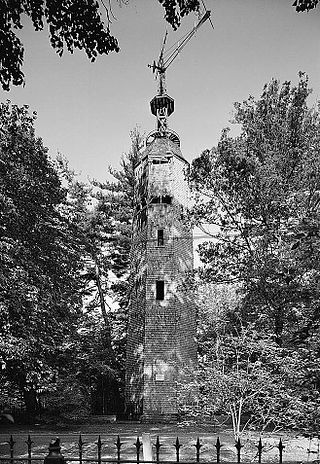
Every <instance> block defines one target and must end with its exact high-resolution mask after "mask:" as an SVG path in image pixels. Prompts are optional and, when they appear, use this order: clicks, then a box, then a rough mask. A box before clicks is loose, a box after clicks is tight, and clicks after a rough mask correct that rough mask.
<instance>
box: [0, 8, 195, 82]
mask: <svg viewBox="0 0 320 464" xmlns="http://www.w3.org/2000/svg"><path fill="white" fill-rule="evenodd" d="M122 1H123V2H124V3H125V2H126V0H118V2H119V3H122ZM158 1H159V2H160V3H161V4H162V6H163V8H164V10H165V18H166V20H167V21H168V22H169V24H171V25H172V27H173V28H174V29H176V28H177V27H178V26H179V25H180V22H181V18H182V17H183V16H185V15H187V14H189V13H190V12H191V11H196V10H197V9H198V8H199V0H169V1H165V0H158ZM5 3H6V4H5V6H3V7H2V9H1V12H0V25H1V33H0V48H1V50H2V54H1V58H0V83H1V85H2V88H3V89H4V90H9V89H10V86H11V85H12V84H13V85H22V84H23V83H24V74H23V72H22V69H21V68H22V64H23V55H24V47H23V44H22V43H21V41H20V39H19V37H18V36H17V35H16V33H15V30H16V29H22V27H23V22H22V17H23V16H24V15H25V16H28V17H29V18H30V19H31V21H32V24H33V27H34V29H35V30H36V31H39V30H42V29H43V28H44V24H45V23H46V24H47V26H48V29H49V37H50V43H51V46H52V47H53V48H54V49H55V50H56V52H57V53H58V54H59V55H60V56H61V55H62V54H63V51H64V48H65V47H66V48H67V50H68V51H69V52H70V53H73V51H74V49H80V50H84V51H85V52H86V54H87V56H88V58H89V59H90V60H91V61H95V59H96V58H97V56H98V55H105V54H108V53H110V52H114V51H115V52H118V51H119V50H120V48H119V44H118V41H117V39H116V38H115V37H114V36H113V35H112V34H111V31H110V23H111V20H110V18H111V16H113V12H112V7H111V2H110V1H109V6H107V5H106V4H105V2H104V0H101V1H100V2H98V1H96V0H76V1H75V0H61V1H59V2H56V1H54V0H46V1H43V0H35V1H32V2H30V1H28V0H22V1H16V0H14V1H10V2H5ZM100 9H103V10H104V11H105V13H106V24H105V22H104V21H103V19H102V17H101V13H100Z"/></svg>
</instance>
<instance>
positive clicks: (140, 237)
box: [126, 137, 196, 421]
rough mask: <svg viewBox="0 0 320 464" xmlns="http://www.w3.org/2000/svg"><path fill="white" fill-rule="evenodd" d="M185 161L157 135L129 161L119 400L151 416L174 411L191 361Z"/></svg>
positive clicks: (193, 358) (190, 255) (193, 348)
mask: <svg viewBox="0 0 320 464" xmlns="http://www.w3.org/2000/svg"><path fill="white" fill-rule="evenodd" d="M188 167H189V166H188V162H187V161H186V160H185V159H184V158H183V157H182V154H181V151H180V148H179V147H178V145H177V144H175V143H173V142H172V141H171V140H169V139H168V138H167V137H159V138H156V139H155V140H154V141H153V142H152V143H151V145H149V146H148V147H147V149H146V150H145V152H144V153H143V155H142V158H141V162H140V163H139V164H138V166H137V167H136V180H137V189H136V195H135V217H134V225H133V249H132V256H131V262H132V268H133V271H134V272H133V280H134V281H133V292H132V298H131V306H130V311H129V324H128V347H127V372H126V375H127V378H126V400H127V407H128V411H131V412H132V413H133V414H134V415H137V416H142V418H143V419H145V420H151V421H156V420H166V419H172V418H174V417H175V416H176V414H177V404H176V389H177V384H176V381H177V380H179V372H180V373H181V372H182V369H183V367H184V366H186V365H190V363H195V362H196V342H195V335H196V319H195V316H196V315H195V308H194V305H193V302H192V295H191V294H190V292H189V291H186V288H185V287H184V288H183V289H182V284H183V282H184V280H185V277H186V273H187V272H188V271H190V270H192V269H193V243H192V230H191V228H190V226H189V224H188V222H187V221H186V220H185V217H184V215H183V212H184V211H185V210H186V208H187V207H188V201H189V191H188V185H187V181H186V179H185V173H186V170H187V169H188Z"/></svg>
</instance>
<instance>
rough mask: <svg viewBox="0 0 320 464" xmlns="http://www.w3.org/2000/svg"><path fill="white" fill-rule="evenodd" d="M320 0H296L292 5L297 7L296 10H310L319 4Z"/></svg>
mask: <svg viewBox="0 0 320 464" xmlns="http://www.w3.org/2000/svg"><path fill="white" fill-rule="evenodd" d="M318 3H319V0H295V2H294V3H293V5H292V6H294V7H295V9H296V11H297V12H298V13H300V12H301V11H310V10H313V8H316V7H317V6H318Z"/></svg>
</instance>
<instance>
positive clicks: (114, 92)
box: [0, 0, 320, 180]
mask: <svg viewBox="0 0 320 464" xmlns="http://www.w3.org/2000/svg"><path fill="white" fill-rule="evenodd" d="M292 3H293V0H206V4H207V8H208V9H210V10H211V11H212V16H211V17H212V21H213V23H214V25H215V30H212V28H211V26H210V24H209V22H207V23H205V24H204V25H203V26H202V28H201V29H200V30H199V31H198V33H197V34H196V36H194V37H193V38H192V39H191V41H190V42H189V43H188V45H187V46H186V47H185V48H184V50H183V51H182V53H181V55H180V56H179V57H178V58H177V59H176V61H175V62H174V63H173V64H172V65H171V67H170V68H169V70H168V72H167V87H168V93H169V95H171V96H172V97H173V98H174V99H175V104H176V107H175V108H176V111H175V113H174V114H173V115H172V116H171V117H170V119H169V125H170V127H171V128H172V129H173V130H175V131H176V132H178V133H179V135H180V138H181V147H182V151H183V154H184V156H185V157H186V159H188V160H189V161H191V160H192V159H193V158H194V157H196V156H197V155H199V154H200V153H201V151H202V150H204V149H206V148H211V147H212V146H214V145H215V144H217V142H218V140H219V137H220V133H221V129H222V128H223V127H226V126H228V125H230V123H229V122H228V121H229V120H230V118H231V116H232V110H233V102H234V101H242V100H245V99H246V98H247V97H248V96H249V94H252V95H255V96H257V97H258V96H259V95H260V94H261V91H262V87H263V85H264V83H266V82H268V81H269V80H270V79H271V78H272V77H277V78H280V80H281V81H284V80H292V81H293V82H297V74H298V72H299V71H300V70H301V71H305V72H307V74H308V75H309V77H310V85H311V87H312V88H313V89H314V92H313V96H312V97H311V99H310V103H312V102H313V101H315V100H316V99H319V98H320V97H319V96H320V79H319V78H320V8H317V9H316V10H314V11H311V12H310V13H308V14H305V13H304V14H302V13H300V14H298V13H296V12H295V10H294V8H292V7H291V4H292ZM113 5H114V13H115V15H116V17H117V20H116V21H113V23H112V25H111V31H112V33H113V34H114V35H115V36H116V37H117V38H118V39H119V42H120V47H121V51H120V53H118V54H116V53H112V54H110V55H108V56H103V57H98V59H97V61H96V62H95V63H91V62H90V61H89V60H88V59H87V58H86V55H85V54H84V53H81V52H75V53H74V54H73V55H70V54H69V53H68V52H65V54H64V56H63V57H62V58H60V57H59V56H58V55H56V54H55V52H54V50H53V49H52V48H51V47H50V44H49V40H48V38H47V37H48V34H47V31H44V32H34V31H33V29H32V27H31V25H30V23H29V22H28V21H25V23H26V26H25V27H24V29H23V30H22V31H21V32H19V34H20V37H21V38H22V41H23V43H24V45H25V50H26V51H25V65H24V72H25V75H26V86H25V87H24V88H17V87H14V88H12V90H11V91H10V92H4V91H0V92H1V99H2V100H5V99H7V98H9V99H10V100H11V101H12V102H14V103H17V104H28V105H30V108H31V110H35V111H37V113H38V120H37V124H36V128H37V133H38V135H39V136H40V137H42V138H43V140H44V144H45V145H46V146H47V147H48V148H49V150H50V154H51V156H52V157H54V156H55V155H56V154H57V151H60V152H61V153H62V154H64V155H65V156H66V157H67V158H68V159H69V161H70V165H71V167H72V168H74V169H76V170H77V171H80V172H81V173H82V177H83V178H84V179H86V178H87V177H89V178H96V179H98V180H104V179H105V178H106V172H107V167H108V165H113V166H114V167H117V166H118V162H119V159H120V157H121V155H122V153H124V152H126V151H128V150H129V148H130V138H129V132H130V131H131V130H132V129H133V128H134V127H135V126H136V125H139V126H140V128H141V130H142V131H145V132H147V133H148V132H150V131H152V130H153V129H154V128H155V118H154V117H153V116H152V115H151V112H150V109H149V101H150V100H151V98H152V97H153V96H154V95H155V93H156V88H157V87H156V82H155V81H154V79H153V76H152V73H151V70H150V69H149V68H147V64H148V63H152V61H153V60H154V59H157V57H158V55H159V50H160V46H161V43H162V37H163V34H164V30H165V27H166V26H167V25H166V22H165V21H164V19H163V9H162V7H161V6H160V5H159V4H158V1H157V0H129V3H128V5H127V6H123V7H122V8H119V7H118V3H117V1H116V0H113ZM194 22H195V16H194V15H190V16H189V17H188V18H186V19H184V20H183V24H182V27H180V28H179V29H178V31H177V32H173V31H172V29H171V27H170V26H169V25H168V29H169V37H168V46H170V45H171V44H172V43H173V42H175V41H176V40H178V39H179V38H180V37H181V36H182V35H184V34H185V33H186V32H187V31H188V30H190V29H191V28H192V26H193V25H194Z"/></svg>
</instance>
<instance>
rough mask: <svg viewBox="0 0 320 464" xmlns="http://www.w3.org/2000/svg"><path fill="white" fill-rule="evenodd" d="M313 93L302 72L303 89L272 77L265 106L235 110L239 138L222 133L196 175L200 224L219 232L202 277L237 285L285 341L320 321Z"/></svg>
mask: <svg viewBox="0 0 320 464" xmlns="http://www.w3.org/2000/svg"><path fill="white" fill-rule="evenodd" d="M308 94H309V90H308V87H307V79H306V78H305V77H304V76H303V75H301V78H300V81H299V83H298V86H297V87H291V86H290V83H289V82H286V83H284V84H283V85H282V86H280V84H279V82H277V81H275V80H273V81H272V82H271V83H270V84H269V85H266V86H265V89H264V92H263V94H262V96H261V98H260V100H259V101H257V102H256V101H255V100H254V99H253V97H250V98H249V100H247V101H246V102H243V103H242V104H236V114H235V120H236V121H237V122H238V123H239V124H241V125H242V134H241V135H240V136H239V137H237V138H235V139H232V138H230V137H229V135H228V131H227V130H226V131H224V132H223V135H222V137H221V140H220V142H219V145H218V147H217V149H213V150H212V151H211V152H209V151H207V152H204V153H203V154H202V155H201V156H200V158H198V159H196V160H195V161H194V163H193V170H192V174H191V183H192V187H193V188H194V191H195V194H196V199H197V205H196V207H195V209H194V219H195V221H196V222H200V223H201V222H207V223H211V224H214V225H215V226H216V227H217V233H215V234H213V235H214V238H215V240H213V241H211V242H208V243H205V244H203V245H201V247H200V254H201V256H202V258H203V260H204V263H205V269H204V271H203V276H204V277H205V278H208V279H210V280H213V281H215V282H222V281H224V282H240V283H241V285H242V292H243V294H244V295H245V298H244V300H243V308H244V311H245V312H246V314H247V317H248V314H250V313H251V314H252V317H253V318H256V317H257V315H258V314H259V320H260V321H261V324H266V327H269V329H270V330H271V331H272V333H273V334H274V336H275V338H276V340H277V342H278V343H279V344H281V343H282V342H283V336H284V334H285V333H287V334H288V333H290V334H291V336H293V335H294V334H293V332H295V331H296V332H298V331H300V334H301V333H302V332H303V330H308V327H309V325H308V324H310V321H315V320H317V319H318V318H317V310H316V308H317V307H318V302H319V296H320V294H319V285H318V276H319V264H318V263H319V261H318V258H317V257H318V251H317V250H318V245H319V236H318V233H317V230H318V227H319V215H318V208H319V201H318V195H319V187H320V176H319V173H320V165H319V158H318V156H319V136H320V129H319V127H320V126H319V113H318V111H317V110H316V109H311V110H309V109H308V107H307V104H306V99H307V97H308ZM203 198H205V201H203ZM263 314H265V318H264V319H263ZM293 322H294V324H295V325H292V323H293Z"/></svg>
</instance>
